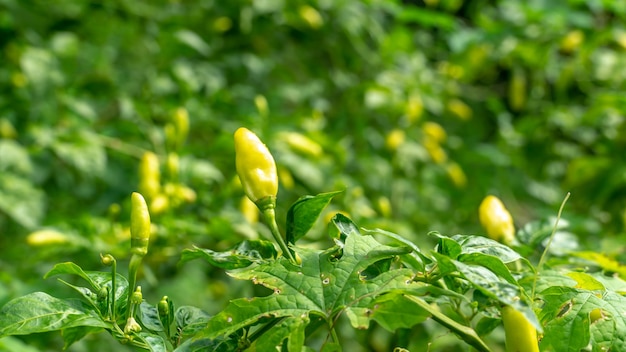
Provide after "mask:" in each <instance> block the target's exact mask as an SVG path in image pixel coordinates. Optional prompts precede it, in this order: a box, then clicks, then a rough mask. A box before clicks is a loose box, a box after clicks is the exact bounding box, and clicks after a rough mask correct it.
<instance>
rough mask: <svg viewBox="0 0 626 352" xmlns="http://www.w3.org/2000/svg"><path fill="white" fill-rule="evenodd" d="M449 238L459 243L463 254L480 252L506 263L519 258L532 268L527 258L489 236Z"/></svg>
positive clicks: (457, 236) (455, 236)
mask: <svg viewBox="0 0 626 352" xmlns="http://www.w3.org/2000/svg"><path fill="white" fill-rule="evenodd" d="M451 238H452V239H453V240H455V241H456V242H458V243H459V244H460V245H461V252H462V253H463V254H471V253H482V254H486V255H491V256H494V257H498V258H500V260H501V261H502V262H504V263H506V264H508V263H513V262H515V261H518V260H521V261H523V262H525V263H527V264H528V266H529V267H530V268H533V266H532V265H531V264H530V263H529V262H528V260H527V259H526V258H524V257H522V256H521V255H520V254H519V253H517V252H516V251H514V250H513V249H511V248H510V247H507V246H505V245H503V244H502V243H500V242H497V241H494V240H492V239H490V238H487V237H483V236H467V235H454V236H452V237H451Z"/></svg>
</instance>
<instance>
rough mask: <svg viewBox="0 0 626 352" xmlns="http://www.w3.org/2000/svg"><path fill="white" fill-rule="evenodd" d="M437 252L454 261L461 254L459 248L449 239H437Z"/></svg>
mask: <svg viewBox="0 0 626 352" xmlns="http://www.w3.org/2000/svg"><path fill="white" fill-rule="evenodd" d="M437 252H438V253H441V254H443V255H445V256H447V257H450V258H451V259H456V258H457V257H458V256H459V254H461V252H462V250H461V246H460V245H459V244H458V243H457V242H456V241H454V240H453V239H451V238H448V237H443V236H440V237H439V243H438V244H437Z"/></svg>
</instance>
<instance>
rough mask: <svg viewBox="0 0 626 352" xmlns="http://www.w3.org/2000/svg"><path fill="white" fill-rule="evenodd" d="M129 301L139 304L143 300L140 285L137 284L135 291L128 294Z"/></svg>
mask: <svg viewBox="0 0 626 352" xmlns="http://www.w3.org/2000/svg"><path fill="white" fill-rule="evenodd" d="M130 302H131V303H132V304H141V302H143V294H142V293H141V286H137V288H136V289H135V292H133V294H132V295H131V296H130Z"/></svg>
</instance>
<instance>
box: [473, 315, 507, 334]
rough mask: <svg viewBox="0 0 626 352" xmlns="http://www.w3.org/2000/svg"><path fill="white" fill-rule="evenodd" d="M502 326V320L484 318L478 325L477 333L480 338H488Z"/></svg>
mask: <svg viewBox="0 0 626 352" xmlns="http://www.w3.org/2000/svg"><path fill="white" fill-rule="evenodd" d="M501 324H502V319H497V318H491V317H482V318H481V319H480V320H479V321H478V323H477V324H476V328H475V330H476V333H477V334H478V336H486V335H487V334H490V333H491V332H492V331H493V330H494V329H495V328H497V327H498V326H500V325H501Z"/></svg>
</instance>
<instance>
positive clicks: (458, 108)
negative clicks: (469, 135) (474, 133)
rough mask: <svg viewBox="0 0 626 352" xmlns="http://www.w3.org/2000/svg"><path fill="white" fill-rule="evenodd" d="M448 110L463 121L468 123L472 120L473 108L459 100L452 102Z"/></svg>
mask: <svg viewBox="0 0 626 352" xmlns="http://www.w3.org/2000/svg"><path fill="white" fill-rule="evenodd" d="M448 110H449V111H450V112H451V113H452V114H453V115H455V116H456V117H458V118H459V119H461V120H464V121H467V120H469V119H471V118H472V108H470V107H469V106H468V105H467V104H465V103H464V102H462V101H461V100H459V99H452V100H450V101H449V102H448Z"/></svg>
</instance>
